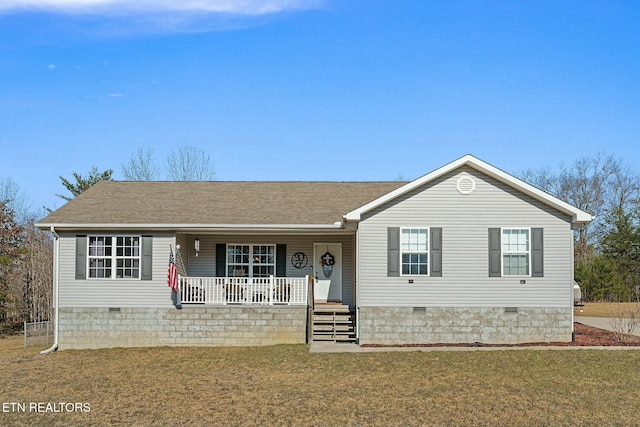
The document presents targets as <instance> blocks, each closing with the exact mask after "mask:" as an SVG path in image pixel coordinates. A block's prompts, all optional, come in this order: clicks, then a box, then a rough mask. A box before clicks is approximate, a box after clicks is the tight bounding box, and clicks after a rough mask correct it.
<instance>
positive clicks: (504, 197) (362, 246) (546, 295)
mask: <svg viewBox="0 0 640 427" xmlns="http://www.w3.org/2000/svg"><path fill="white" fill-rule="evenodd" d="M461 173H465V174H468V175H471V176H472V177H473V179H474V180H475V181H476V187H475V190H474V191H473V192H472V193H471V194H468V195H462V194H460V193H459V192H458V191H457V188H456V181H457V179H458V178H459V177H460V174H461ZM418 226H423V227H442V277H423V276H402V275H401V276H399V277H388V274H387V229H388V227H418ZM495 227H529V228H535V227H540V228H543V229H544V277H489V271H488V270H489V262H488V257H489V254H488V251H489V249H488V229H489V228H495ZM572 238H573V237H572V231H571V225H570V218H569V217H568V216H566V215H564V214H562V213H559V212H557V211H555V210H553V209H551V208H549V207H548V206H546V205H544V204H543V203H541V202H538V201H536V200H534V199H532V198H530V197H528V196H525V195H523V194H522V193H520V192H517V191H515V190H513V189H512V188H511V187H508V186H506V185H505V184H502V183H501V182H499V181H497V180H495V179H493V178H491V177H489V176H486V175H484V174H481V173H479V172H477V171H474V170H473V169H471V168H461V169H458V170H456V171H453V172H451V173H449V174H447V175H445V176H443V177H441V178H440V179H437V180H434V181H432V182H430V183H429V184H427V185H425V186H423V187H421V188H419V189H416V190H414V191H413V192H411V193H409V194H407V195H404V196H402V197H400V198H399V199H396V200H394V201H392V202H390V203H388V204H386V205H384V206H381V207H380V208H378V209H375V210H374V211H372V212H370V213H368V214H367V215H365V216H363V219H362V221H361V223H360V229H359V236H358V239H359V250H360V257H359V259H360V262H359V267H358V280H359V292H360V295H359V304H360V305H361V306H398V307H401V306H414V307H416V306H420V307H507V306H508V307H511V306H515V307H565V306H566V307H569V305H570V304H571V297H570V295H571V293H570V289H571V286H572V277H573V276H572V271H573V263H572ZM409 279H411V280H413V283H412V284H410V283H409ZM521 280H525V282H526V283H524V284H522V283H520V282H521Z"/></svg>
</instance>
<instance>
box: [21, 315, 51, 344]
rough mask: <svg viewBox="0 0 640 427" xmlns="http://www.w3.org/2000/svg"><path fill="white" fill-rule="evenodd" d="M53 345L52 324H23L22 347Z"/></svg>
mask: <svg viewBox="0 0 640 427" xmlns="http://www.w3.org/2000/svg"><path fill="white" fill-rule="evenodd" d="M50 344H53V322H51V321H46V322H24V346H25V348H26V347H31V346H35V345H50Z"/></svg>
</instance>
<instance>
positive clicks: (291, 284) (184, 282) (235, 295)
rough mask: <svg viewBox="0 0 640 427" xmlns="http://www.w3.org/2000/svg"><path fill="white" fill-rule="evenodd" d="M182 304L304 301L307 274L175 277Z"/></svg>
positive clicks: (305, 300) (259, 303)
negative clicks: (286, 275)
mask: <svg viewBox="0 0 640 427" xmlns="http://www.w3.org/2000/svg"><path fill="white" fill-rule="evenodd" d="M178 283H179V285H180V297H181V301H182V303H183V304H191V303H196V304H197V303H200V304H203V303H204V304H250V305H251V304H255V305H273V304H288V305H306V304H307V295H308V286H309V276H304V277H274V276H271V277H180V276H179V277H178Z"/></svg>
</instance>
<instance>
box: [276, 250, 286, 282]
mask: <svg viewBox="0 0 640 427" xmlns="http://www.w3.org/2000/svg"><path fill="white" fill-rule="evenodd" d="M276 277H287V245H276Z"/></svg>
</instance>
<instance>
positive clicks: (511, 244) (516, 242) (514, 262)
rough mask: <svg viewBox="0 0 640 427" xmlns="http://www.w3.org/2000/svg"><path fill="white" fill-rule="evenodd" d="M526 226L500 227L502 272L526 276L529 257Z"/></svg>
mask: <svg viewBox="0 0 640 427" xmlns="http://www.w3.org/2000/svg"><path fill="white" fill-rule="evenodd" d="M529 236H530V232H529V229H528V228H504V229H502V274H503V275H504V276H528V275H529V264H530V258H531V243H530V240H529Z"/></svg>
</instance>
